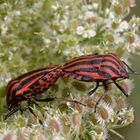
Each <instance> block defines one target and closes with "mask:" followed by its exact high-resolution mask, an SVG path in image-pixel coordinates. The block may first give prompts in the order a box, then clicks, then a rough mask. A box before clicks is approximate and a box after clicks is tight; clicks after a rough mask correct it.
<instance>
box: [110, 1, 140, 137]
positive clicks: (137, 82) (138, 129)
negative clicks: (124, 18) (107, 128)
mask: <svg viewBox="0 0 140 140" xmlns="http://www.w3.org/2000/svg"><path fill="white" fill-rule="evenodd" d="M139 8H140V0H136V7H134V8H132V11H131V15H130V16H132V15H137V16H138V17H140V10H139ZM130 62H131V64H132V68H133V69H134V70H135V71H137V72H138V73H140V56H137V55H133V56H132V57H131V58H130ZM130 78H131V79H133V80H134V89H133V91H132V93H131V96H130V97H129V98H128V100H129V101H128V103H129V104H130V105H131V106H133V108H134V111H135V112H134V113H135V120H134V123H133V124H131V125H129V126H128V127H125V128H123V129H120V130H117V132H119V133H120V134H122V135H123V136H124V137H125V140H140V75H139V76H138V75H131V76H130ZM109 140H120V138H119V137H117V136H115V135H113V134H110V138H109Z"/></svg>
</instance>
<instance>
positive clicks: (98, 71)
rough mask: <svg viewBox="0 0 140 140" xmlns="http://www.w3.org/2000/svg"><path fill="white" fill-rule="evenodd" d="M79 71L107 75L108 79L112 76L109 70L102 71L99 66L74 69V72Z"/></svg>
mask: <svg viewBox="0 0 140 140" xmlns="http://www.w3.org/2000/svg"><path fill="white" fill-rule="evenodd" d="M77 72H89V73H98V75H100V76H105V77H106V78H107V79H110V78H111V75H110V74H109V73H108V72H104V71H100V70H99V69H97V68H80V69H77V70H75V71H73V73H77Z"/></svg>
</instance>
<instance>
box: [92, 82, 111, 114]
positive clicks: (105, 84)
mask: <svg viewBox="0 0 140 140" xmlns="http://www.w3.org/2000/svg"><path fill="white" fill-rule="evenodd" d="M103 86H104V89H105V93H103V94H102V95H101V96H100V98H99V99H98V100H97V102H96V104H95V108H94V113H96V109H97V106H98V104H99V103H100V101H101V100H102V99H103V98H104V96H105V94H106V91H107V90H108V88H109V87H108V86H109V85H108V83H107V81H104V82H103Z"/></svg>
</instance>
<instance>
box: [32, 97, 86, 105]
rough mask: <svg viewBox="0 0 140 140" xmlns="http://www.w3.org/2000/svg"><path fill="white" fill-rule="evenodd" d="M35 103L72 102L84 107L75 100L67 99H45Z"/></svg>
mask: <svg viewBox="0 0 140 140" xmlns="http://www.w3.org/2000/svg"><path fill="white" fill-rule="evenodd" d="M35 100H36V101H39V102H50V101H57V102H73V103H76V104H81V105H83V106H85V105H84V104H83V103H81V102H79V101H76V100H69V99H65V98H46V99H35Z"/></svg>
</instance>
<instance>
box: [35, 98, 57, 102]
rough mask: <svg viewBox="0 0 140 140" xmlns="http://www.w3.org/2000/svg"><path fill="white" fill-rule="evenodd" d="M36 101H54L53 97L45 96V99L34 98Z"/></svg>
mask: <svg viewBox="0 0 140 140" xmlns="http://www.w3.org/2000/svg"><path fill="white" fill-rule="evenodd" d="M35 100H36V101H38V102H50V101H54V100H55V98H46V99H35Z"/></svg>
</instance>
